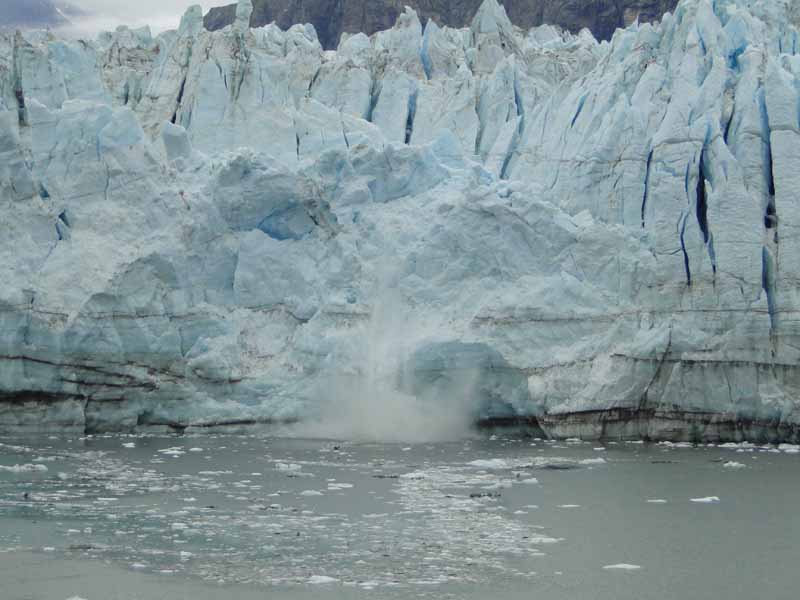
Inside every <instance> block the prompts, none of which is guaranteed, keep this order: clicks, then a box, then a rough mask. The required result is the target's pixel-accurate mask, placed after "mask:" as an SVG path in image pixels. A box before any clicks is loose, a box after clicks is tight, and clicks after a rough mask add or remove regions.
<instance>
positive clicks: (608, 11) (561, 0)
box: [205, 0, 677, 49]
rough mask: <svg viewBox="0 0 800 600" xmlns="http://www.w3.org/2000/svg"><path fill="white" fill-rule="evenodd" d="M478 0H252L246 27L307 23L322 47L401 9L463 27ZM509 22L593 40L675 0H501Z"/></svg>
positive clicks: (219, 16) (223, 20)
mask: <svg viewBox="0 0 800 600" xmlns="http://www.w3.org/2000/svg"><path fill="white" fill-rule="evenodd" d="M481 2H482V0H253V16H252V18H251V21H250V25H251V26H252V27H261V26H263V25H266V24H268V23H271V22H273V21H275V22H276V23H277V24H278V26H279V27H281V28H282V29H287V28H289V27H291V26H292V25H294V24H295V23H311V24H312V25H314V27H315V29H316V30H317V35H318V36H319V40H320V42H321V43H322V45H323V47H324V48H326V49H332V48H335V47H336V46H337V44H338V43H339V38H340V37H341V34H342V33H344V32H347V33H357V32H360V31H363V32H364V33H367V34H372V33H375V32H376V31H381V30H384V29H389V28H390V27H392V26H393V25H394V23H395V21H396V20H397V17H398V15H400V14H401V13H402V11H403V7H404V6H406V5H408V6H411V7H412V8H413V9H414V10H416V11H417V13H418V14H419V16H420V18H421V19H422V21H423V22H425V21H426V20H427V19H434V20H435V21H436V22H437V23H439V24H440V25H449V26H451V27H464V26H466V25H468V24H469V23H470V21H471V20H472V17H473V16H474V15H475V13H476V11H477V10H478V7H479V6H480V5H481ZM502 4H503V5H504V6H505V8H506V11H507V12H508V16H509V18H510V19H511V21H512V22H513V23H514V24H515V25H518V26H519V27H522V28H525V29H528V28H530V27H535V26H537V25H542V24H543V23H549V24H552V25H558V26H560V27H563V28H564V29H568V30H570V31H572V32H578V31H580V30H581V29H583V28H584V27H588V28H589V29H590V30H591V31H592V33H593V34H594V35H595V37H597V38H598V39H604V40H607V39H610V38H611V36H612V35H613V34H614V30H615V29H616V28H617V27H624V26H626V25H629V24H630V23H632V22H633V21H635V20H636V18H637V17H638V18H639V20H640V21H654V20H658V19H660V18H661V16H662V15H663V14H664V13H665V12H667V11H671V10H673V9H674V8H675V5H676V4H677V0H505V1H504V2H502ZM235 13H236V5H235V4H231V5H228V6H222V7H219V8H212V9H211V10H210V11H209V12H208V14H207V15H206V17H205V26H206V29H209V30H211V31H214V30H216V29H221V28H223V27H225V26H226V25H230V24H231V23H233V20H234V16H235Z"/></svg>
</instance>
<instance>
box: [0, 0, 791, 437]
mask: <svg viewBox="0 0 800 600" xmlns="http://www.w3.org/2000/svg"><path fill="white" fill-rule="evenodd" d="M251 10H252V5H251V2H250V1H249V0H242V1H240V2H239V5H238V7H237V20H236V23H235V24H234V25H232V26H229V27H227V28H225V29H223V30H221V31H216V32H213V33H212V32H207V31H205V30H204V28H203V27H202V19H203V16H202V13H201V10H200V8H199V7H193V8H191V9H190V10H189V11H188V12H187V13H186V15H185V17H184V18H183V21H182V23H181V26H180V29H179V30H178V31H171V32H167V33H164V34H162V35H160V36H158V37H156V38H153V37H151V35H150V33H149V32H148V31H147V30H146V29H144V30H130V29H126V28H120V29H118V30H117V31H115V32H112V33H107V34H103V35H101V36H100V37H99V38H98V39H97V40H96V41H94V42H85V41H79V42H71V41H63V40H60V39H56V38H54V37H52V36H51V35H50V34H48V33H45V32H38V33H27V34H19V33H18V34H16V35H10V36H4V37H0V236H1V237H0V281H1V282H2V283H3V285H2V287H1V288H0V427H1V428H2V429H4V430H5V431H12V432H24V431H41V430H49V429H63V428H70V429H77V430H86V431H102V430H120V429H122V430H125V429H130V428H134V427H137V426H139V427H145V426H153V427H156V426H161V427H174V428H184V427H186V426H190V427H194V426H208V425H213V424H219V423H240V422H249V421H282V420H294V419H302V420H313V419H314V418H317V417H319V416H320V415H326V414H327V415H330V414H332V412H334V413H335V412H336V411H337V407H339V406H342V407H345V406H347V407H348V410H351V411H352V413H353V418H356V419H358V418H361V417H360V415H363V414H367V412H369V411H374V410H375V407H380V406H381V403H382V402H383V401H384V400H383V399H384V398H385V397H392V398H393V402H394V401H396V400H397V397H396V395H398V394H399V395H400V396H399V398H401V399H403V398H408V399H413V402H414V404H415V406H416V410H419V411H421V414H422V415H423V416H424V415H425V414H428V413H426V410H428V409H430V411H432V412H431V413H430V414H431V415H432V416H431V418H434V417H435V416H436V415H441V414H444V413H452V414H459V415H464V416H465V417H466V418H468V419H469V420H473V419H478V420H480V419H490V420H491V419H495V420H504V419H510V420H513V419H516V418H520V419H525V420H527V422H529V423H531V424H535V423H538V425H539V426H540V427H541V428H542V429H543V430H544V431H545V432H546V433H547V434H549V435H555V436H562V435H569V436H572V435H581V436H584V437H596V436H602V435H605V436H625V437H639V436H644V437H649V438H652V439H707V440H715V439H742V438H751V439H769V440H777V439H781V440H797V438H798V435H800V368H798V364H800V363H799V362H798V359H800V321H799V320H798V317H799V316H800V313H799V312H798V311H799V310H800V293H798V292H799V288H798V282H799V281H800V246H799V245H800V206H798V203H799V202H800V196H798V192H797V190H798V189H800V34H799V33H798V25H799V24H800V10H798V8H797V4H796V3H795V2H788V1H786V0H716V1H711V0H683V1H682V2H680V3H679V5H678V7H677V9H676V11H675V13H674V14H667V15H666V16H665V17H664V19H663V21H662V22H661V23H660V24H644V25H638V24H634V25H632V26H630V27H629V28H627V29H625V30H618V31H617V33H616V34H615V35H614V37H613V40H612V41H611V42H610V43H607V42H603V43H597V42H596V41H595V39H594V38H593V37H592V36H591V34H589V33H588V31H584V32H582V33H581V34H580V35H571V34H568V33H562V32H559V31H558V30H556V29H554V28H552V27H548V26H543V27H539V28H535V29H532V30H530V31H527V32H525V31H521V30H519V29H517V28H515V27H513V26H512V25H511V23H510V22H509V20H508V18H507V16H506V14H505V11H504V10H503V8H502V7H501V6H500V5H498V4H497V3H496V1H495V0H486V1H485V2H484V4H483V5H482V7H481V9H480V10H479V12H478V14H477V16H476V17H475V19H474V21H473V23H472V25H471V27H470V28H467V29H460V30H459V29H450V28H446V27H443V28H439V27H437V26H436V25H435V24H434V23H433V22H429V24H428V25H427V26H426V27H425V28H424V29H423V27H422V26H421V24H420V20H419V19H418V17H417V15H416V14H415V13H414V12H413V11H412V10H410V9H408V10H407V11H406V12H405V13H404V14H403V15H402V16H401V17H400V18H399V20H398V22H397V24H396V25H395V26H394V27H393V28H392V29H390V30H388V31H383V32H379V33H377V34H375V35H373V36H371V37H367V36H365V35H363V34H358V35H352V36H344V37H343V39H342V41H341V43H340V45H339V47H338V49H337V50H336V51H323V50H322V48H321V46H320V44H319V42H318V40H317V37H316V34H315V31H314V29H313V28H312V27H310V26H294V27H292V28H291V29H289V30H288V31H281V30H280V29H278V28H277V27H275V26H274V25H270V26H266V27H263V28H259V29H250V28H249V27H248V23H249V19H250V11H251ZM426 407H427V408H426ZM342 410H344V408H342ZM365 411H366V412H365ZM371 414H376V415H378V418H380V414H381V413H380V411H378V412H377V413H375V412H373V413H371Z"/></svg>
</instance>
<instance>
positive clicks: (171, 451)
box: [158, 446, 186, 456]
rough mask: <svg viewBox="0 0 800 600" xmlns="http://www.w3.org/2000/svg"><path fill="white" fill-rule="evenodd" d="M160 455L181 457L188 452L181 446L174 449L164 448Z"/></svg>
mask: <svg viewBox="0 0 800 600" xmlns="http://www.w3.org/2000/svg"><path fill="white" fill-rule="evenodd" d="M158 453H159V454H166V455H167V456H181V455H183V454H186V451H185V450H184V449H183V448H182V447H181V446H175V447H173V448H164V449H163V450H159V451H158Z"/></svg>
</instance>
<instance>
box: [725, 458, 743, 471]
mask: <svg viewBox="0 0 800 600" xmlns="http://www.w3.org/2000/svg"><path fill="white" fill-rule="evenodd" d="M722 466H723V467H725V468H726V469H744V468H746V467H747V465H745V464H744V463H740V462H736V461H735V460H729V461H728V462H726V463H723V465H722Z"/></svg>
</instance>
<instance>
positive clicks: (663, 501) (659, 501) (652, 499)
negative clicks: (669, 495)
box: [647, 498, 667, 504]
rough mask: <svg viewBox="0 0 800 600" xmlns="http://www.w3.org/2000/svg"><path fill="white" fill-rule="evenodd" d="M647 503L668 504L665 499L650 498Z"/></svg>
mask: <svg viewBox="0 0 800 600" xmlns="http://www.w3.org/2000/svg"><path fill="white" fill-rule="evenodd" d="M647 503H648V504H666V503H667V501H666V500H664V499H663V498H648V499H647Z"/></svg>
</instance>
